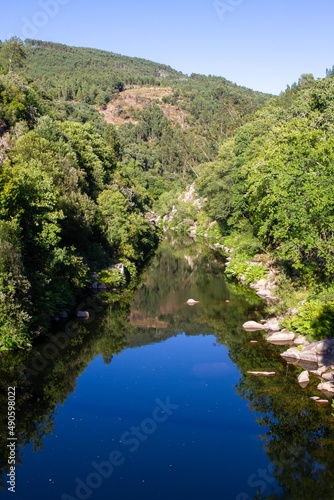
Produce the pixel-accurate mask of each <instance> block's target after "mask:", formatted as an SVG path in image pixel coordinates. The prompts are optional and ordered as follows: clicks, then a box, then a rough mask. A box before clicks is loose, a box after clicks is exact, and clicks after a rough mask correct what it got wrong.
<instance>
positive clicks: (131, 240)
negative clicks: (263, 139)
mask: <svg viewBox="0 0 334 500" xmlns="http://www.w3.org/2000/svg"><path fill="white" fill-rule="evenodd" d="M0 64H1V67H0V73H1V74H0V135H1V145H0V146H1V157H0V343H1V346H0V348H1V349H11V348H24V347H28V346H30V345H31V343H32V341H33V340H34V338H35V337H36V336H38V335H39V334H40V333H41V332H43V331H45V330H46V329H47V328H48V327H49V326H50V324H51V321H52V318H53V317H54V316H55V315H57V314H59V313H60V312H62V311H69V310H71V308H73V307H74V305H75V303H76V300H77V298H78V294H79V293H80V290H82V289H84V288H85V287H89V286H90V285H91V282H92V278H91V276H92V273H96V272H97V273H98V272H100V275H99V278H100V281H102V282H103V281H104V283H106V284H107V285H108V286H109V287H113V288H114V289H122V288H124V287H126V286H129V285H131V284H133V283H135V281H136V277H137V274H138V272H139V271H140V269H141V268H142V267H143V266H144V264H145V262H146V261H147V259H148V257H149V256H150V254H151V252H152V251H153V250H154V249H155V248H156V246H157V243H158V240H159V230H158V228H157V227H156V225H155V224H154V221H153V220H152V213H153V212H152V209H153V208H154V209H157V208H159V205H160V204H161V201H160V198H161V196H162V195H165V202H166V200H169V199H170V198H171V197H172V195H173V194H175V193H178V192H181V191H182V189H183V188H184V187H185V186H186V184H187V183H188V182H189V181H190V180H191V179H193V178H194V176H195V171H194V166H195V165H197V164H199V163H201V162H203V161H205V160H207V159H213V158H214V156H215V151H216V150H217V145H216V143H217V144H218V142H219V140H223V139H224V138H225V137H228V136H231V134H232V133H233V130H234V128H235V127H236V126H237V125H239V124H241V123H244V122H246V121H247V119H249V116H250V115H251V113H252V112H254V111H255V110H256V109H259V108H260V107H261V106H262V105H263V103H264V102H265V100H266V96H265V95H263V94H260V93H255V92H252V91H250V90H248V89H244V88H240V87H237V86H236V85H234V84H232V83H229V82H227V81H226V80H224V79H220V78H205V77H201V76H199V75H192V76H191V77H187V76H185V75H182V74H180V73H178V72H176V71H174V70H172V69H171V68H169V67H167V66H165V65H161V64H157V63H152V62H150V61H146V60H141V59H132V58H128V57H124V56H120V55H117V54H112V53H107V52H103V51H98V50H92V49H80V48H74V47H67V46H65V45H61V44H54V43H46V42H39V41H36V40H26V41H25V42H24V43H23V42H22V41H21V40H19V39H17V38H12V39H11V40H8V41H5V42H3V43H1V45H0ZM127 86H130V87H131V86H136V87H140V86H144V87H145V86H149V87H156V88H160V87H163V86H165V87H166V86H168V87H169V88H171V96H170V97H169V98H166V99H165V101H173V103H174V104H177V105H178V106H182V108H183V109H184V112H185V113H186V114H187V119H188V120H189V123H188V124H187V126H186V127H185V128H184V129H183V128H182V127H181V126H180V125H179V124H177V123H174V122H173V121H171V120H169V119H168V118H167V117H166V116H165V114H164V113H163V111H162V109H161V107H159V105H158V103H156V102H155V101H152V102H150V103H148V105H147V106H145V107H143V109H141V110H139V111H137V112H136V116H135V118H136V121H135V123H127V124H124V125H123V126H120V127H118V128H117V129H116V127H114V125H113V124H112V123H106V121H105V120H104V118H103V115H102V114H101V113H100V111H101V110H102V109H105V108H106V106H107V104H108V102H110V101H112V100H113V99H115V98H116V97H117V96H118V95H119V94H120V93H122V91H123V90H124V89H125V88H126V87H127ZM204 103H205V105H204ZM170 105H171V106H172V104H170ZM225 107H226V110H225ZM218 129H219V131H220V132H219V134H216V132H215V131H216V130H218ZM210 134H211V135H217V141H218V142H217V141H216V143H215V145H214V146H213V145H212V144H211V142H210V141H209V138H210ZM162 205H163V206H165V205H166V203H164V202H162ZM119 262H121V263H122V264H123V265H124V267H125V274H124V275H120V273H118V272H117V271H116V270H115V269H113V268H112V267H111V266H112V265H113V264H116V263H119ZM106 269H107V271H106ZM108 269H109V271H108ZM94 276H95V275H94Z"/></svg>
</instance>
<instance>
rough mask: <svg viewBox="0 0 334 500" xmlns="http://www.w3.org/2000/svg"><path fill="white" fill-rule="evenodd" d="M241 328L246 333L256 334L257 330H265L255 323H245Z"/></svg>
mask: <svg viewBox="0 0 334 500" xmlns="http://www.w3.org/2000/svg"><path fill="white" fill-rule="evenodd" d="M242 328H243V329H244V330H246V331H247V332H256V331H257V330H265V329H266V328H265V326H263V325H261V324H260V323H257V322H256V321H246V323H244V324H243V325H242Z"/></svg>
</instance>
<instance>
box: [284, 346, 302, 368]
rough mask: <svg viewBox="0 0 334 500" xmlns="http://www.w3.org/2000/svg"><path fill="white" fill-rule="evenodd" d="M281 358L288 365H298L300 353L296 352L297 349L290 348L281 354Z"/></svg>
mask: <svg viewBox="0 0 334 500" xmlns="http://www.w3.org/2000/svg"><path fill="white" fill-rule="evenodd" d="M281 356H282V358H284V359H285V360H286V361H287V362H288V363H291V364H298V361H299V360H300V351H298V349H297V347H290V349H288V350H287V351H285V352H282V353H281Z"/></svg>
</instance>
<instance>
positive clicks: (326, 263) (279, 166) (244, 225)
mask: <svg viewBox="0 0 334 500" xmlns="http://www.w3.org/2000/svg"><path fill="white" fill-rule="evenodd" d="M333 102H334V79H333V77H332V72H331V71H327V77H326V78H324V79H320V80H315V79H314V78H313V76H312V75H302V76H301V78H300V79H299V82H298V84H295V85H293V86H292V87H289V88H288V89H287V90H286V91H285V92H284V93H282V94H281V95H280V96H279V97H277V98H274V99H272V100H270V101H269V102H268V103H267V104H266V105H265V106H264V107H263V108H262V109H261V110H260V111H258V112H257V113H256V114H255V116H254V118H253V120H252V121H251V122H249V123H247V124H246V125H244V126H242V127H240V128H239V129H238V130H237V131H236V133H235V134H234V136H233V137H232V138H230V139H228V140H226V141H225V142H224V144H223V145H222V146H221V148H220V150H219V154H218V156H217V159H216V160H215V161H214V162H211V163H207V164H206V165H204V166H203V168H202V171H201V175H200V178H199V179H198V182H197V188H198V191H199V192H200V193H201V195H202V196H204V197H206V198H207V200H208V201H207V203H206V206H205V209H206V211H207V214H208V215H209V217H210V218H211V219H213V220H216V221H218V223H219V229H220V233H221V234H222V235H225V237H227V238H230V241H233V240H234V241H236V239H235V236H236V235H240V234H243V235H244V242H246V244H245V246H246V245H248V246H249V248H248V252H247V251H246V252H245V254H246V255H247V257H248V258H251V257H252V256H253V255H254V254H255V253H261V252H266V253H267V254H268V253H269V254H270V256H271V258H273V259H274V265H275V266H276V267H277V268H278V269H279V271H280V291H279V293H280V294H281V295H285V297H283V299H284V300H283V304H284V305H285V306H286V305H293V308H292V309H296V306H297V309H298V314H297V315H291V317H290V319H288V320H286V326H288V327H290V328H292V329H294V330H296V331H299V332H300V333H306V334H309V335H310V336H311V337H313V338H322V337H324V336H328V335H329V336H332V335H333V333H334V289H333V285H332V283H333V277H334V246H333V236H334V232H333V229H334V226H333V222H334V196H333V187H332V184H333V176H334V155H333V151H334V136H333V132H334V113H333V110H334V108H333ZM244 250H245V248H244ZM267 258H268V256H267ZM238 264H239V267H240V268H239V269H237V267H238ZM244 265H245V262H243V261H242V259H240V260H239V263H238V262H237V264H236V267H235V269H234V270H235V274H242V273H243V266H244ZM289 300H290V301H292V302H293V301H294V303H293V304H289ZM293 312H294V311H293Z"/></svg>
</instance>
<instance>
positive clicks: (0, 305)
mask: <svg viewBox="0 0 334 500" xmlns="http://www.w3.org/2000/svg"><path fill="white" fill-rule="evenodd" d="M29 309H30V283H29V281H28V279H27V277H26V275H25V272H24V268H23V262H22V254H21V244H20V229H19V227H18V224H17V222H15V221H4V220H0V349H1V350H2V349H12V348H24V347H27V346H29V345H30V340H31V334H30V332H29V324H30V319H31V318H30V315H29Z"/></svg>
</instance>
